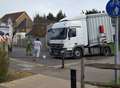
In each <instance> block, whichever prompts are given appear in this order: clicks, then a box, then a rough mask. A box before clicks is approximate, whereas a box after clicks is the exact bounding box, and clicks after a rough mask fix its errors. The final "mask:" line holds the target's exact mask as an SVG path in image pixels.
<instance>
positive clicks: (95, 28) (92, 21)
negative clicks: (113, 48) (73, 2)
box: [87, 14, 115, 46]
mask: <svg viewBox="0 0 120 88" xmlns="http://www.w3.org/2000/svg"><path fill="white" fill-rule="evenodd" d="M100 25H103V27H104V30H105V33H106V37H107V43H110V42H113V35H114V30H115V29H114V28H113V27H112V23H111V18H110V17H109V16H108V15H107V14H93V15H87V29H88V40H89V44H90V46H92V45H97V44H99V35H100V33H99V26H100Z"/></svg>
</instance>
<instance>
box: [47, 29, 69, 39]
mask: <svg viewBox="0 0 120 88" xmlns="http://www.w3.org/2000/svg"><path fill="white" fill-rule="evenodd" d="M48 37H49V39H65V38H66V37H67V28H56V29H50V30H48Z"/></svg>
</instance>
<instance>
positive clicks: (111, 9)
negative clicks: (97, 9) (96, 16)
mask: <svg viewBox="0 0 120 88" xmlns="http://www.w3.org/2000/svg"><path fill="white" fill-rule="evenodd" d="M106 11H107V13H108V15H109V16H111V17H116V16H120V0H110V1H109V2H108V3H107V5H106Z"/></svg>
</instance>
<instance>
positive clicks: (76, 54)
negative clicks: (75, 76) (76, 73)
mask: <svg viewBox="0 0 120 88" xmlns="http://www.w3.org/2000/svg"><path fill="white" fill-rule="evenodd" d="M73 55H74V58H76V59H78V58H81V57H82V56H83V52H82V49H80V48H76V49H75V50H74V52H73Z"/></svg>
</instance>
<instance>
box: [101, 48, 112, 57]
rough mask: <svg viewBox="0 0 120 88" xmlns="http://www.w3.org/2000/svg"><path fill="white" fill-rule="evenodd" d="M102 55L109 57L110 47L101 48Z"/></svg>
mask: <svg viewBox="0 0 120 88" xmlns="http://www.w3.org/2000/svg"><path fill="white" fill-rule="evenodd" d="M102 51H103V55H104V56H110V55H111V49H110V47H108V46H106V47H103V50H102Z"/></svg>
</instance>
